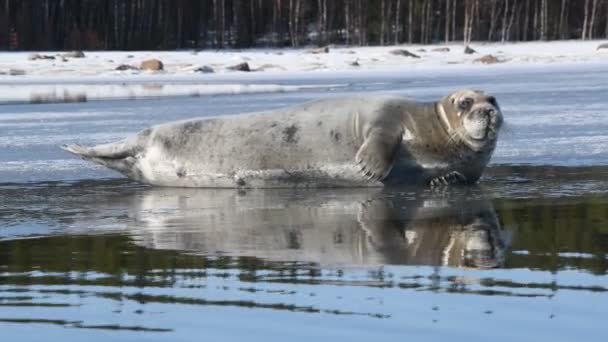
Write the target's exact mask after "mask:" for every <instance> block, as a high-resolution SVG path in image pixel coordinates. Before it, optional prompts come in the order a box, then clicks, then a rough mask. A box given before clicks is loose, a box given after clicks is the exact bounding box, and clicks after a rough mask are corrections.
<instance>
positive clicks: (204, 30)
mask: <svg viewBox="0 0 608 342" xmlns="http://www.w3.org/2000/svg"><path fill="white" fill-rule="evenodd" d="M596 38H608V0H172V1H168V0H0V49H15V50H42V49H53V50H55V49H59V50H62V49H87V50H92V49H117V50H136V49H180V48H195V49H205V48H215V49H221V48H248V47H269V46H273V47H285V46H292V47H297V46H301V45H319V46H323V45H327V44H347V45H387V44H402V43H418V44H429V43H437V42H451V41H464V42H465V43H468V42H470V41H502V42H506V41H531V40H556V39H583V40H584V39H596Z"/></svg>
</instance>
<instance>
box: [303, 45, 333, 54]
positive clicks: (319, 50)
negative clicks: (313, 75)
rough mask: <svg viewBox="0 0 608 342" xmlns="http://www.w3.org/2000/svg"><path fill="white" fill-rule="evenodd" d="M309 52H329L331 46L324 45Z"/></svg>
mask: <svg viewBox="0 0 608 342" xmlns="http://www.w3.org/2000/svg"><path fill="white" fill-rule="evenodd" d="M308 53H312V54H315V55H316V54H319V53H329V46H323V47H320V48H317V49H312V50H308Z"/></svg>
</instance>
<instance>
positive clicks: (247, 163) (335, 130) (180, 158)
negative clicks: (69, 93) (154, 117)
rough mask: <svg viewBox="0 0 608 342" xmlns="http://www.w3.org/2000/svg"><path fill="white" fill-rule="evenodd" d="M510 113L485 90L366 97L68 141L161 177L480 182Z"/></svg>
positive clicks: (133, 171) (109, 161)
mask: <svg viewBox="0 0 608 342" xmlns="http://www.w3.org/2000/svg"><path fill="white" fill-rule="evenodd" d="M502 120H503V118H502V114H501V111H500V108H499V106H498V104H497V102H496V99H495V98H494V97H493V96H489V95H486V94H485V93H483V92H481V91H473V90H458V91H456V92H453V93H451V94H449V95H447V96H445V97H444V98H442V99H441V100H440V101H438V102H428V103H419V102H414V101H410V100H408V99H405V98H402V97H396V96H358V97H345V98H335V99H326V100H320V101H315V102H310V103H305V104H302V105H298V106H295V107H291V108H287V109H280V110H274V111H268V112H258V113H249V114H242V115H235V116H226V117H217V118H207V119H192V120H186V121H178V122H173V123H167V124H162V125H158V126H154V127H152V128H149V129H146V130H144V131H142V132H140V133H139V134H137V135H136V136H134V137H131V138H127V139H125V140H123V141H120V142H116V143H110V144H103V145H97V146H94V147H84V146H80V145H67V146H63V148H64V149H65V150H67V151H69V152H72V153H74V154H76V155H79V156H80V157H82V158H83V159H86V160H91V161H93V162H97V163H99V164H101V165H105V166H107V167H109V168H111V169H114V170H117V171H119V172H121V173H123V174H125V175H126V176H128V177H130V178H132V179H135V180H138V181H141V182H145V183H149V184H152V185H161V186H178V187H213V188H234V187H236V188H240V187H252V188H273V187H348V186H371V187H375V186H384V185H392V184H427V185H431V186H438V185H448V184H457V183H461V184H472V183H475V182H477V180H478V179H479V178H480V176H481V174H482V172H483V170H484V168H485V166H486V165H487V163H488V161H489V160H490V157H491V155H492V153H493V151H494V148H495V146H496V140H497V138H498V131H499V129H500V127H501V124H502Z"/></svg>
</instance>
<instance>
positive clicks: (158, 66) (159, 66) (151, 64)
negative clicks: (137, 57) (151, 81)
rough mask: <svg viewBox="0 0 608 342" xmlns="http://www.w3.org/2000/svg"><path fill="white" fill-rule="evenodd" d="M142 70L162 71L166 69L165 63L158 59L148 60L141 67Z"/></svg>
mask: <svg viewBox="0 0 608 342" xmlns="http://www.w3.org/2000/svg"><path fill="white" fill-rule="evenodd" d="M139 68H140V69H141V70H151V71H160V70H163V69H164V65H163V62H161V61H160V60H158V59H154V58H153V59H147V60H145V61H143V62H141V65H140V66H139Z"/></svg>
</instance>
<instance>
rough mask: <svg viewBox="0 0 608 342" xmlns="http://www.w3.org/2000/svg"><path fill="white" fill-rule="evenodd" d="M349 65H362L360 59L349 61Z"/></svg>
mask: <svg viewBox="0 0 608 342" xmlns="http://www.w3.org/2000/svg"><path fill="white" fill-rule="evenodd" d="M349 65H350V66H354V67H358V66H361V64H359V61H358V60H356V61H354V62H350V63H349Z"/></svg>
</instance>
